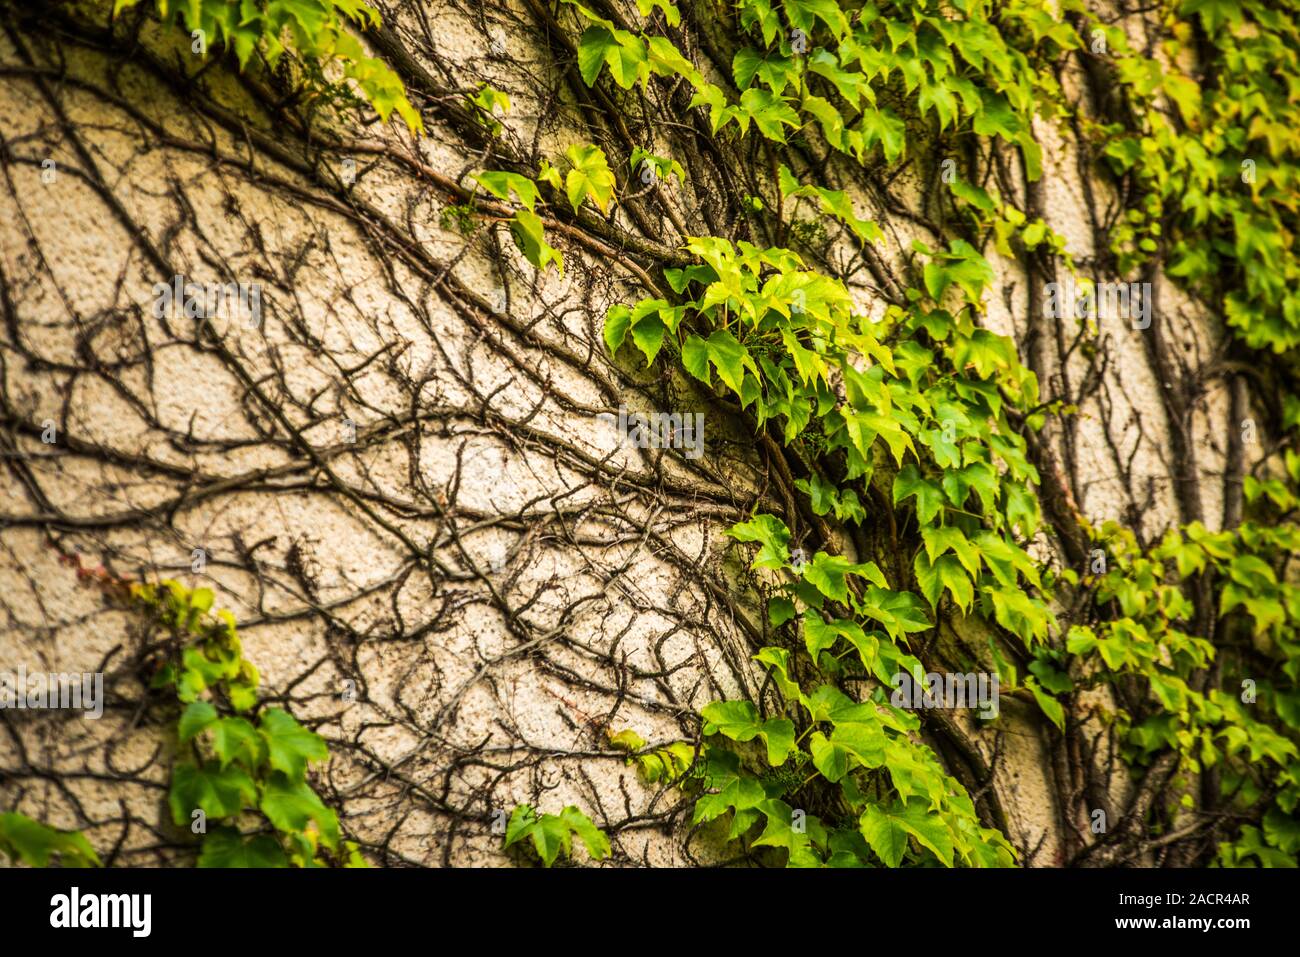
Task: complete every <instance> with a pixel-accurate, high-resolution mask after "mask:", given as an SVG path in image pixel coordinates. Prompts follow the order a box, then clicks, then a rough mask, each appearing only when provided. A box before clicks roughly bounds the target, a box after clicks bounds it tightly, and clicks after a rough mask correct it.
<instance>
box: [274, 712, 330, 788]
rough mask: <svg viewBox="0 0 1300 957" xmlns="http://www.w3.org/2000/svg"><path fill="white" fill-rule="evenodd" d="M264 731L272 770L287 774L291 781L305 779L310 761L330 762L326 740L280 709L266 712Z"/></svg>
mask: <svg viewBox="0 0 1300 957" xmlns="http://www.w3.org/2000/svg"><path fill="white" fill-rule="evenodd" d="M261 731H262V737H263V738H264V739H265V741H266V747H267V755H268V758H269V760H270V762H271V767H273V768H275V769H276V770H277V771H282V772H284V774H286V775H287V776H288V777H289V778H290V779H292V780H295V781H296V780H301V779H302V778H303V776H304V775H305V774H306V773H307V762H308V761H326V760H328V759H329V756H330V753H329V749H328V748H327V747H326V746H325V739H324V738H322V737H321V736H320V735H319V734H316V733H315V732H314V731H309V730H307V729H306V728H304V727H303V726H302V725H301V724H299V723H298V721H297V719H296V718H294V716H293V715H291V714H289V713H288V712H287V711H283V710H281V709H280V708H268V709H267V710H266V711H265V712H263V714H262V724H261Z"/></svg>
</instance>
